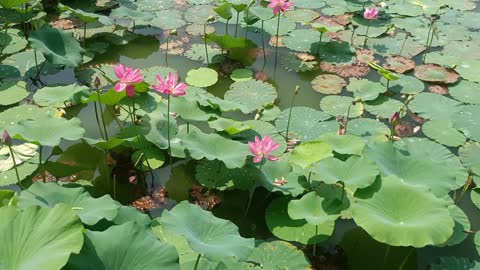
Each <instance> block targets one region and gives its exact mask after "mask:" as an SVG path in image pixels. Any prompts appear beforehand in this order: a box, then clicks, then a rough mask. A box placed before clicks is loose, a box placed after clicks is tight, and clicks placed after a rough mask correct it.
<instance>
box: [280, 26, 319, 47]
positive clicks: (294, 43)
mask: <svg viewBox="0 0 480 270" xmlns="http://www.w3.org/2000/svg"><path fill="white" fill-rule="evenodd" d="M318 39H319V38H318V33H317V31H315V30H308V29H298V30H293V31H292V32H290V33H288V35H286V36H284V37H282V43H283V45H285V47H287V48H289V49H291V50H294V51H298V52H310V51H314V52H315V49H314V48H313V46H314V44H315V46H317V44H318Z"/></svg>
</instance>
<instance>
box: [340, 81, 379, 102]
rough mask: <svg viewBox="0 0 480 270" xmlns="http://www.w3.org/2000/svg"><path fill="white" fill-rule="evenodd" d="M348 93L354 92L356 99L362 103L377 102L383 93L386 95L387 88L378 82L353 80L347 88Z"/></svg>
mask: <svg viewBox="0 0 480 270" xmlns="http://www.w3.org/2000/svg"><path fill="white" fill-rule="evenodd" d="M347 91H350V92H353V94H354V96H355V97H358V98H360V99H361V100H362V101H369V100H375V99H376V98H378V96H379V95H380V94H381V93H385V92H386V91H387V88H386V87H385V86H383V85H382V84H380V83H378V82H373V81H370V80H367V79H357V78H351V79H350V83H349V84H348V86H347Z"/></svg>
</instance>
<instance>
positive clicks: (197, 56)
mask: <svg viewBox="0 0 480 270" xmlns="http://www.w3.org/2000/svg"><path fill="white" fill-rule="evenodd" d="M207 51H208V58H209V61H210V63H218V62H220V60H221V59H222V51H221V50H220V49H218V48H216V47H212V46H210V45H207ZM185 56H186V57H187V58H188V59H191V60H194V61H200V62H202V63H204V64H207V55H206V53H205V45H204V44H197V43H194V44H192V45H191V46H190V49H188V50H187V51H186V52H185Z"/></svg>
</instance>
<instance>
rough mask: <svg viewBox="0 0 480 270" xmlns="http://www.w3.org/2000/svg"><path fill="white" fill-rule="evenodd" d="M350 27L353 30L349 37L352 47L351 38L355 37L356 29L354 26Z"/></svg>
mask: <svg viewBox="0 0 480 270" xmlns="http://www.w3.org/2000/svg"><path fill="white" fill-rule="evenodd" d="M352 27H353V30H352V35H351V36H350V45H351V46H352V47H353V37H354V36H355V31H357V28H358V27H355V26H352Z"/></svg>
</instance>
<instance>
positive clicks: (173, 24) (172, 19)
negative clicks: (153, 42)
mask: <svg viewBox="0 0 480 270" xmlns="http://www.w3.org/2000/svg"><path fill="white" fill-rule="evenodd" d="M155 15H156V16H157V17H156V18H155V19H153V20H151V21H149V24H151V25H152V26H156V27H158V28H161V29H164V30H169V29H178V28H181V27H182V26H184V25H185V24H187V23H186V22H185V21H184V20H183V16H182V12H181V11H179V10H175V9H171V10H160V11H157V12H156V13H155Z"/></svg>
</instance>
